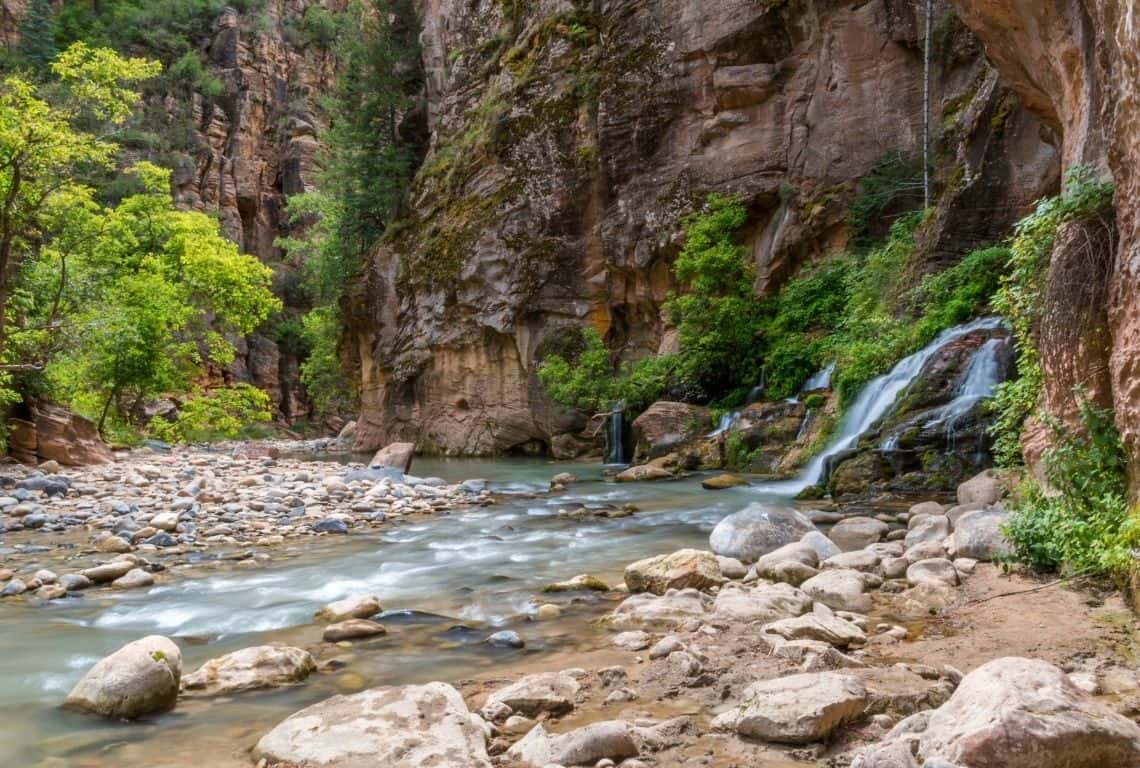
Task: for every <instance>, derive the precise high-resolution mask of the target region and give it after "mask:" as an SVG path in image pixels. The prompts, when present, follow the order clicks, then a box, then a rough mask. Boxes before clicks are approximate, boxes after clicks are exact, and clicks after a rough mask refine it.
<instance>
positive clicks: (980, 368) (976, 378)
mask: <svg viewBox="0 0 1140 768" xmlns="http://www.w3.org/2000/svg"><path fill="white" fill-rule="evenodd" d="M1008 346H1009V339H1008V338H1000V339H990V340H989V341H987V342H986V343H985V344H983V345H982V346H981V347H979V348H978V351H977V352H975V353H974V356H973V357H971V358H970V364H969V365H968V366H966V373H965V375H964V376H963V377H962V383H961V384H959V385H958V391H957V392H955V393H954V399H953V400H951V401H950V402H949V403H947V404H946V405H945V406H944V407H943V408H942V409H941V410H940V411H939V412H938V413H937V414H936V415H935V416H934V417H933V418H931V419H930V420H929V421H928V422H927V423H926V425H925V426H926V427H927V428H928V429H929V428H931V427H936V426H938V425H939V424H941V425H942V428H943V430H944V431H945V432H946V439H947V440H948V441H951V442H953V440H954V437H955V436H956V434H957V431H958V424H959V422H961V420H962V418H963V417H965V416H966V415H967V414H969V413H970V411H972V410H973V409H974V406H976V405H977V404H978V403H979V402H980V401H981V400H984V399H985V398H987V397H990V396H992V395H993V393H994V387H996V386H997V385H998V382H999V380H1000V378H1001V353H1002V351H1003V350H1004V349H1005V348H1006V347H1008Z"/></svg>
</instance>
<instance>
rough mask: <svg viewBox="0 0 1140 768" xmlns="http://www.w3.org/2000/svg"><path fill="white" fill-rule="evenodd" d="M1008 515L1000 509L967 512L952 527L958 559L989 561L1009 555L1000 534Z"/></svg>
mask: <svg viewBox="0 0 1140 768" xmlns="http://www.w3.org/2000/svg"><path fill="white" fill-rule="evenodd" d="M1008 519H1009V515H1008V514H1007V513H1006V512H1005V510H1003V509H1001V508H1000V507H986V508H985V509H980V510H978V511H976V512H967V513H966V514H964V515H962V516H961V517H960V518H958V522H957V524H956V525H955V526H954V549H955V553H956V554H957V556H958V557H968V558H971V559H973V560H983V561H987V562H988V561H990V560H993V559H994V558H996V557H999V556H1001V555H1007V554H1009V551H1010V550H1009V543H1008V542H1007V541H1006V539H1005V535H1004V534H1003V533H1002V530H1001V529H1002V526H1004V525H1005V524H1006V522H1007V521H1008Z"/></svg>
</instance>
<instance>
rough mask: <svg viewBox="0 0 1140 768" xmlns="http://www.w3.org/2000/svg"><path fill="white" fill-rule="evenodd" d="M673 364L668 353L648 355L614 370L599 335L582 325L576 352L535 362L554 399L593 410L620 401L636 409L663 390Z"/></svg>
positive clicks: (541, 379) (646, 404)
mask: <svg viewBox="0 0 1140 768" xmlns="http://www.w3.org/2000/svg"><path fill="white" fill-rule="evenodd" d="M674 365H675V361H674V359H673V358H672V357H670V356H668V355H662V356H650V357H647V358H643V359H642V360H639V361H637V362H635V363H626V364H625V365H623V366H621V367H620V368H619V369H617V370H616V371H615V367H614V365H613V362H612V360H611V356H610V351H609V350H608V349H607V348H606V345H605V342H603V341H602V337H601V336H600V335H599V334H598V332H597V331H596V330H594V329H593V328H584V329H582V330H581V345H580V351H578V353H577V355H576V356H575V357H572V358H569V359H568V358H566V357H563V356H562V355H561V354H558V353H552V354H550V355H548V356H547V357H546V358H545V359H544V360H543V361H542V362H541V363H540V364H539V367H538V378H539V381H541V382H542V384H543V386H544V387H545V388H546V393H547V394H548V395H549V396H550V398H551V399H552V400H554V401H555V402H557V403H562V404H563V405H567V406H570V407H574V408H581V409H583V410H587V411H590V412H592V413H596V412H599V411H602V410H605V409H607V408H609V407H610V405H612V404H614V403H623V402H624V403H625V405H626V407H628V408H630V409H631V410H632V411H634V412H638V411H641V410H644V409H645V408H646V407H647V406H648V405H649V404H650V403H652V402H653V401H654V400H656V399H657V398H658V397H660V395H661V393H662V392H664V390H665V387H666V386H667V384H668V382H669V377H670V374H671V373H672V371H673V368H674Z"/></svg>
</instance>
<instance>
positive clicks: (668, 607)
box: [609, 589, 713, 630]
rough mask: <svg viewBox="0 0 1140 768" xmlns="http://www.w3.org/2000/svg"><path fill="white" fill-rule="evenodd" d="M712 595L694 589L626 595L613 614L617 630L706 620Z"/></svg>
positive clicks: (656, 627) (611, 620) (612, 623)
mask: <svg viewBox="0 0 1140 768" xmlns="http://www.w3.org/2000/svg"><path fill="white" fill-rule="evenodd" d="M712 603H713V601H712V598H710V597H709V596H708V595H706V594H704V593H702V592H699V591H697V590H695V589H684V590H681V591H672V590H671V591H669V592H666V593H665V594H664V595H653V594H650V593H648V592H643V593H641V594H639V595H632V596H630V597H627V598H626V599H625V600H623V601H622V602H621V604H620V605H619V606H618V607H617V608H615V609H614V612H613V613H612V614H611V615H610V620H609V621H610V625H611V626H612V627H613V628H614V629H666V630H668V629H676V628H677V627H680V626H681V625H682V624H684V623H686V622H688V621H691V620H692V619H703V618H705V617H706V615H707V613H708V610H709V608H710V607H711V606H712Z"/></svg>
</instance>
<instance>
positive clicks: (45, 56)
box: [19, 0, 58, 72]
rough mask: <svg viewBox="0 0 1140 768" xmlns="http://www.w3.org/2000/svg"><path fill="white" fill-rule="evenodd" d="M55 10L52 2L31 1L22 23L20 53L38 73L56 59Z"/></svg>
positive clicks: (47, 0)
mask: <svg viewBox="0 0 1140 768" xmlns="http://www.w3.org/2000/svg"><path fill="white" fill-rule="evenodd" d="M55 26H56V25H55V10H54V9H53V8H52V3H51V0H31V2H29V3H28V6H27V8H26V9H25V11H24V18H23V20H22V21H21V22H20V46H19V53H20V56H21V57H23V59H24V60H25V61H27V62H28V64H30V65H31V66H32V68H33V69H34V70H36V71H37V72H46V71H47V69H48V65H49V64H50V63H51V62H52V60H53V59H55V57H56V54H57V52H58V51H57V49H56V47H55Z"/></svg>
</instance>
